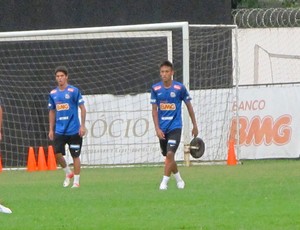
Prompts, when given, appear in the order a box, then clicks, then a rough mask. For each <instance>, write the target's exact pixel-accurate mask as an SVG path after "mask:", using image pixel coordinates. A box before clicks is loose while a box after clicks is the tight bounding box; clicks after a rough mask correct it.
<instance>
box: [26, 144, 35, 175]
mask: <svg viewBox="0 0 300 230" xmlns="http://www.w3.org/2000/svg"><path fill="white" fill-rule="evenodd" d="M27 171H28V172H33V171H36V160H35V155H34V149H33V147H29V149H28V157H27Z"/></svg>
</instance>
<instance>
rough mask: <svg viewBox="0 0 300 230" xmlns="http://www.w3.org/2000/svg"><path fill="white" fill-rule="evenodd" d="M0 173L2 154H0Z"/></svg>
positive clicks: (0, 170) (0, 169)
mask: <svg viewBox="0 0 300 230" xmlns="http://www.w3.org/2000/svg"><path fill="white" fill-rule="evenodd" d="M0 172H2V154H1V153H0Z"/></svg>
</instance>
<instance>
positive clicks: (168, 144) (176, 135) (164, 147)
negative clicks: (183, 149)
mask: <svg viewBox="0 0 300 230" xmlns="http://www.w3.org/2000/svg"><path fill="white" fill-rule="evenodd" d="M180 139H181V129H174V130H172V131H171V132H169V133H167V134H165V139H159V144H160V150H161V154H162V155H163V156H166V155H167V152H170V151H171V152H173V153H175V152H176V150H177V149H178V146H179V144H180Z"/></svg>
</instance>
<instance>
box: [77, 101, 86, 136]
mask: <svg viewBox="0 0 300 230" xmlns="http://www.w3.org/2000/svg"><path fill="white" fill-rule="evenodd" d="M79 108H80V110H81V115H80V116H81V117H80V118H81V124H80V129H79V135H80V136H81V137H83V136H84V135H85V133H86V128H85V119H86V108H85V106H84V104H81V105H79Z"/></svg>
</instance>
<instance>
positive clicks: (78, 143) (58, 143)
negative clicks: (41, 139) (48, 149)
mask: <svg viewBox="0 0 300 230" xmlns="http://www.w3.org/2000/svg"><path fill="white" fill-rule="evenodd" d="M66 144H68V145H69V150H70V153H71V156H72V157H79V156H80V152H81V147H82V137H81V136H79V134H75V135H58V134H55V139H54V147H55V153H61V154H62V155H66V151H65V146H66Z"/></svg>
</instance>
